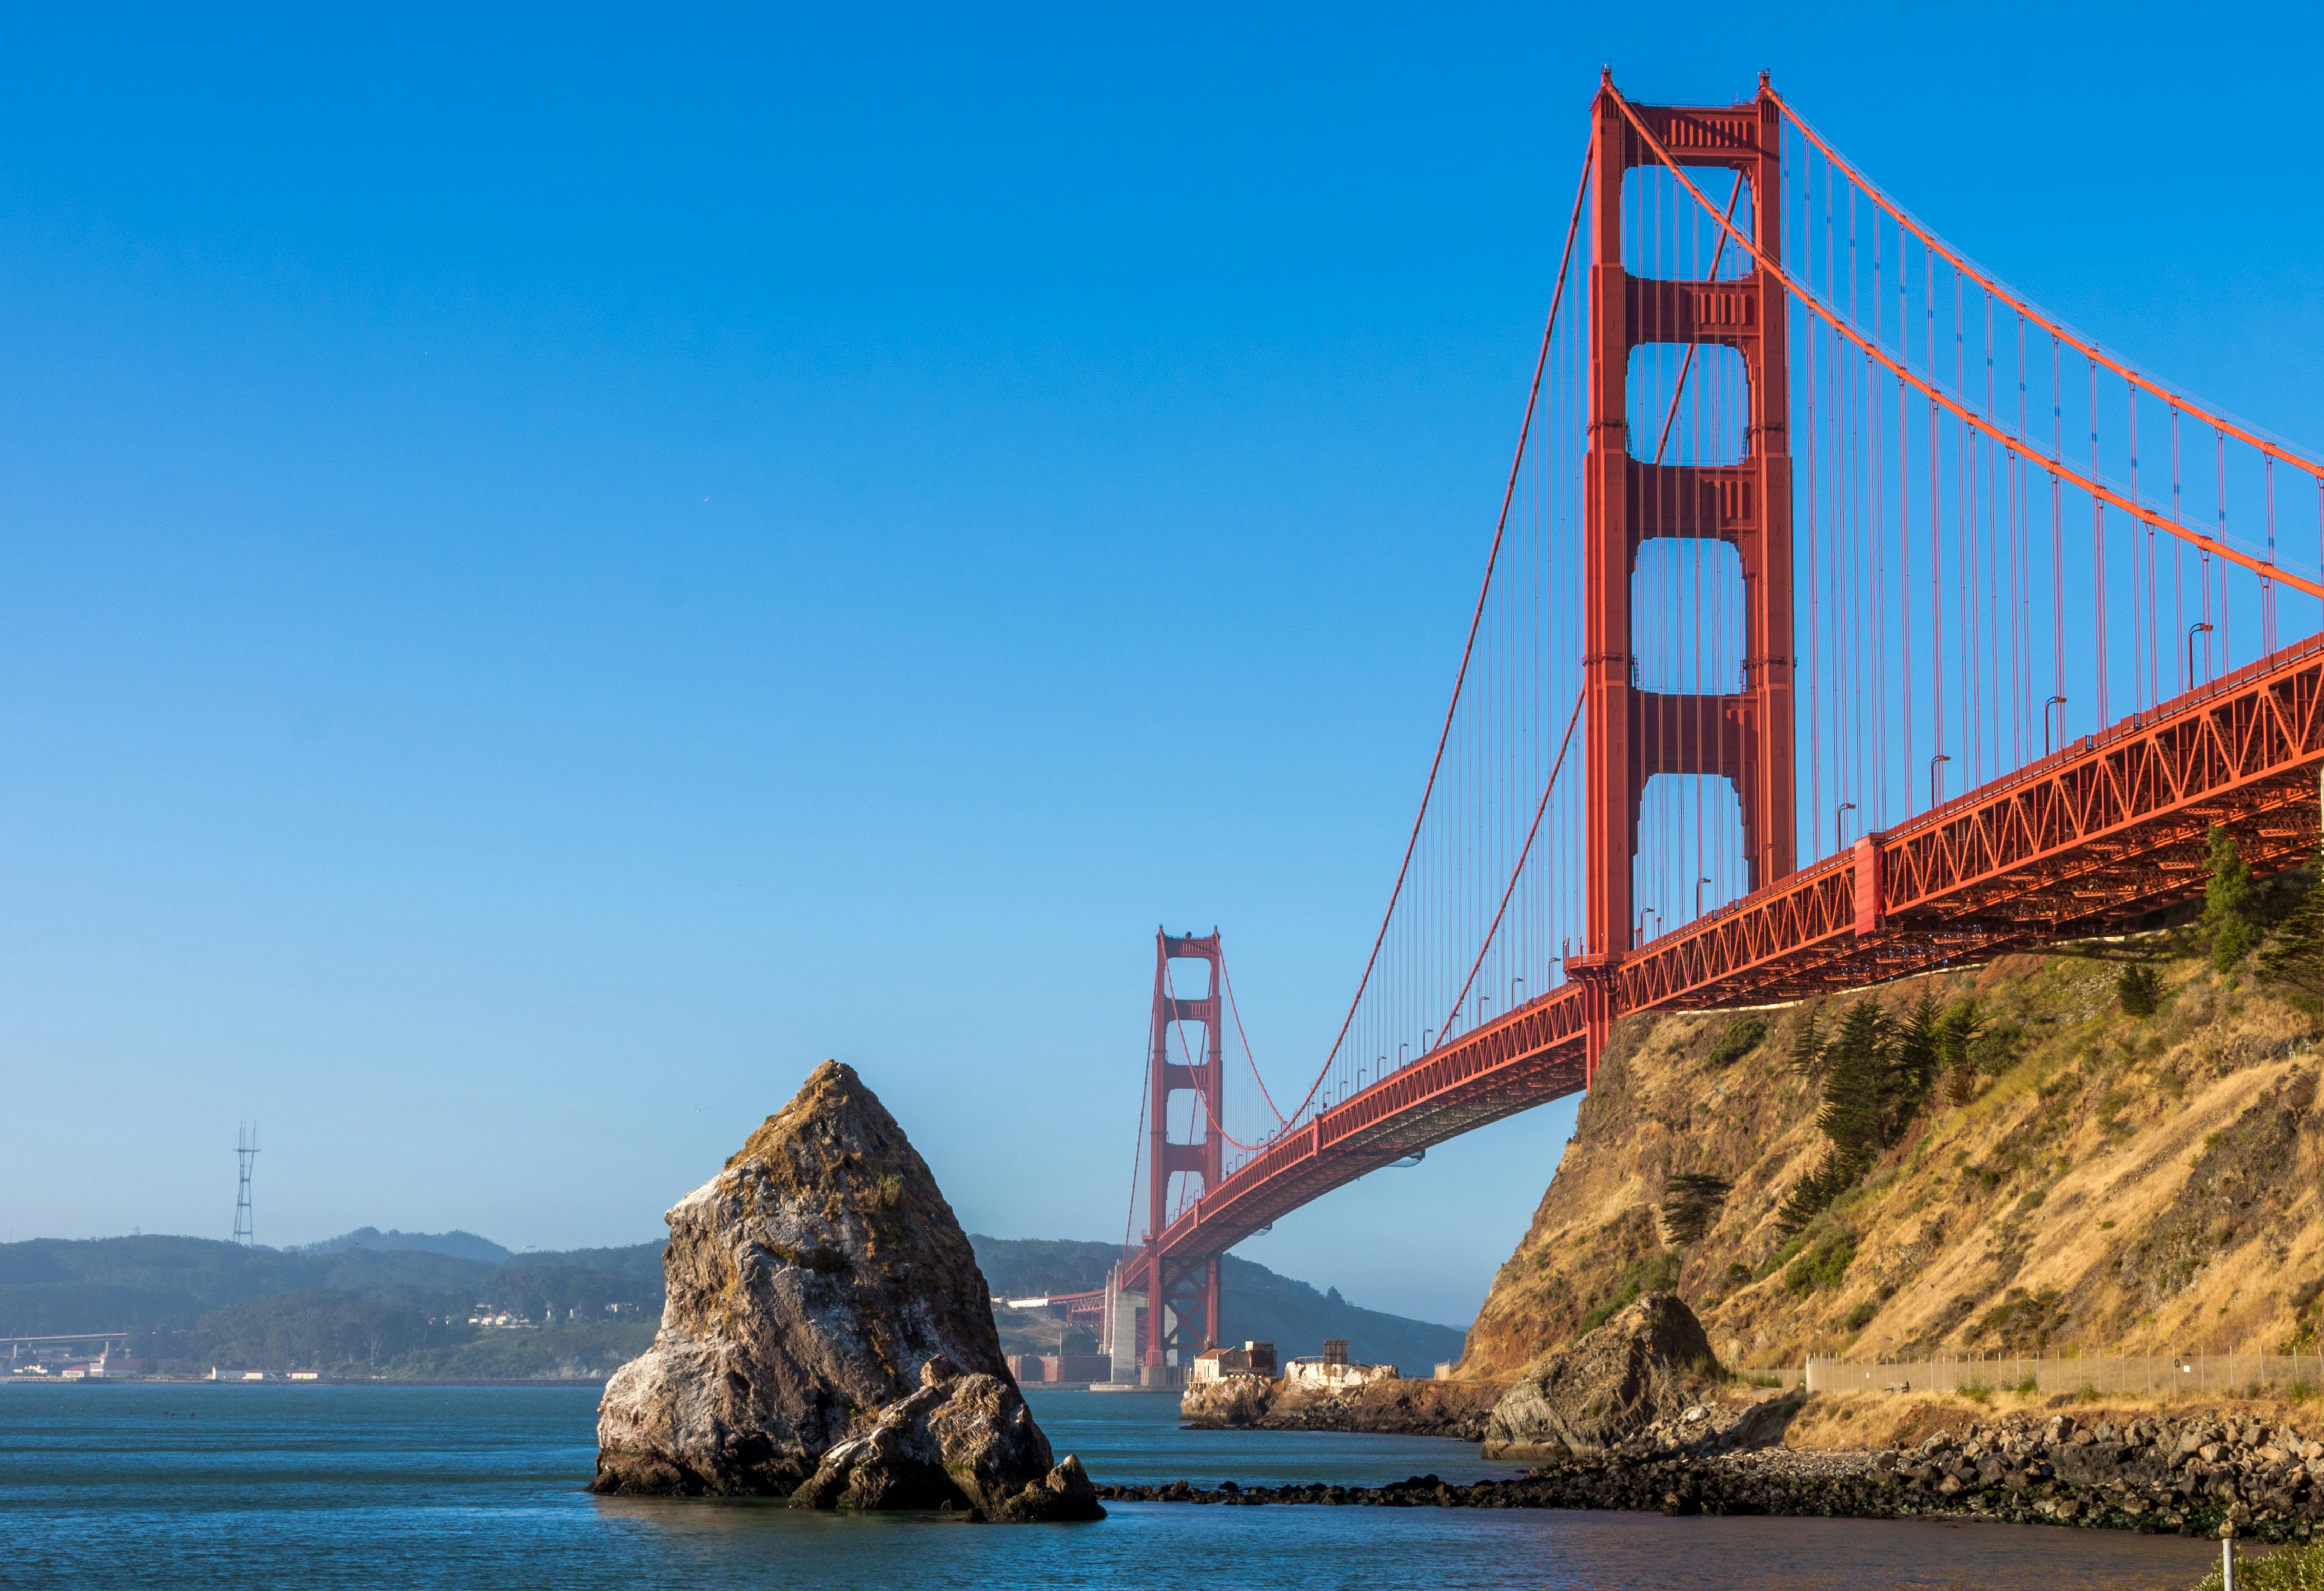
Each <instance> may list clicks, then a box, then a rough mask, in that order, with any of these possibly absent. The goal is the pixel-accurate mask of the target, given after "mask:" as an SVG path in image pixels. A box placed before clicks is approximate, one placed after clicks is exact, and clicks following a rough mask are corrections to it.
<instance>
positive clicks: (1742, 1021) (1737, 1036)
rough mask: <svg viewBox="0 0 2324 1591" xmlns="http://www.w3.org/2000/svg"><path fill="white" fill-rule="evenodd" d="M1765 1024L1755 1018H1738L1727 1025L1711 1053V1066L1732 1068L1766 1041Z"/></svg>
mask: <svg viewBox="0 0 2324 1591" xmlns="http://www.w3.org/2000/svg"><path fill="white" fill-rule="evenodd" d="M1766 1038H1767V1024H1766V1022H1763V1021H1761V1020H1760V1019H1759V1018H1757V1017H1756V1016H1738V1017H1737V1018H1736V1019H1735V1020H1734V1021H1733V1022H1729V1023H1728V1024H1727V1031H1726V1032H1724V1033H1722V1034H1720V1039H1719V1043H1718V1044H1717V1046H1716V1047H1714V1048H1713V1049H1712V1050H1711V1065H1713V1066H1718V1067H1728V1066H1733V1065H1734V1064H1735V1063H1736V1062H1737V1061H1738V1060H1740V1059H1743V1058H1744V1057H1745V1056H1747V1055H1748V1054H1750V1053H1751V1051H1753V1050H1757V1048H1759V1046H1760V1045H1761V1044H1762V1043H1764V1042H1766Z"/></svg>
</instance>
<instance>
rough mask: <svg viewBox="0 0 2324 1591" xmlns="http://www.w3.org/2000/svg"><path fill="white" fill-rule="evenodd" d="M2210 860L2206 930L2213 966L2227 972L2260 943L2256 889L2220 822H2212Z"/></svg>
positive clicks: (2204, 900)
mask: <svg viewBox="0 0 2324 1591" xmlns="http://www.w3.org/2000/svg"><path fill="white" fill-rule="evenodd" d="M2210 863H2211V881H2210V883H2208V884H2206V885H2205V886H2204V887H2203V931H2204V932H2205V933H2207V934H2209V936H2210V939H2211V965H2212V966H2213V967H2217V968H2218V970H2219V971H2221V972H2227V971H2229V970H2231V969H2232V968H2233V967H2235V965H2236V963H2237V962H2238V961H2241V960H2242V959H2243V958H2244V957H2246V955H2248V954H2249V953H2250V951H2251V948H2252V947H2253V946H2254V945H2255V944H2257V943H2258V942H2259V928H2258V925H2257V924H2256V923H2255V922H2254V920H2253V909H2254V907H2255V905H2256V901H2255V893H2256V892H2255V891H2254V889H2253V887H2252V875H2251V869H2250V868H2249V867H2246V865H2244V859H2243V854H2242V853H2241V852H2239V851H2238V850H2236V842H2235V840H2234V838H2233V837H2231V836H2229V834H2228V833H2227V830H2226V829H2224V828H2220V827H2219V826H2218V824H2216V823H2214V824H2213V825H2211V837H2210Z"/></svg>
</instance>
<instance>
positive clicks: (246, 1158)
mask: <svg viewBox="0 0 2324 1591" xmlns="http://www.w3.org/2000/svg"><path fill="white" fill-rule="evenodd" d="M234 1152H235V1161H237V1162H238V1163H239V1165H240V1167H241V1170H242V1177H241V1180H240V1182H239V1184H238V1185H237V1187H236V1189H235V1196H234V1240H235V1242H236V1243H238V1244H241V1245H242V1246H243V1247H244V1248H255V1247H256V1246H258V1237H257V1235H256V1233H255V1232H254V1230H253V1228H252V1226H251V1219H250V1166H251V1162H252V1161H254V1160H255V1159H257V1158H258V1124H257V1123H256V1122H248V1123H243V1124H237V1125H236V1126H235V1134H234Z"/></svg>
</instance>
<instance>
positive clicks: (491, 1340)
mask: <svg viewBox="0 0 2324 1591" xmlns="http://www.w3.org/2000/svg"><path fill="white" fill-rule="evenodd" d="M969 1242H970V1243H971V1244H973V1245H974V1246H975V1249H976V1258H977V1263H978V1264H979V1265H980V1266H981V1267H982V1270H983V1272H984V1278H985V1281H986V1284H987V1285H988V1286H990V1287H991V1290H993V1291H994V1292H995V1293H997V1294H999V1295H1001V1297H1004V1298H1022V1297H1025V1296H1028V1295H1029V1294H1046V1293H1052V1292H1085V1291H1089V1290H1093V1289H1095V1288H1098V1287H1102V1286H1103V1285H1104V1284H1105V1273H1106V1271H1107V1269H1108V1268H1109V1267H1110V1266H1111V1264H1112V1263H1113V1262H1114V1260H1115V1258H1116V1257H1117V1256H1118V1254H1119V1253H1120V1250H1119V1249H1118V1248H1117V1247H1116V1246H1115V1245H1114V1244H1110V1243H1082V1242H1075V1241H1073V1240H1070V1239H1048V1240H1040V1239H1012V1238H999V1237H978V1236H971V1237H970V1239H969ZM661 1251H662V1244H660V1243H659V1241H655V1242H649V1243H639V1244H630V1245H628V1246H626V1247H622V1248H586V1249H567V1250H565V1251H563V1252H561V1253H521V1254H512V1253H510V1252H509V1251H508V1250H507V1249H506V1248H504V1247H503V1246H502V1245H501V1244H497V1243H494V1242H493V1241H492V1240H491V1239H490V1238H485V1237H478V1236H477V1235H475V1234H474V1233H468V1232H441V1233H411V1232H381V1231H379V1230H377V1229H376V1228H374V1227H370V1226H364V1227H360V1228H358V1229H357V1230H355V1231H354V1232H350V1233H347V1234H346V1235H343V1236H340V1237H335V1238H330V1239H327V1241H325V1242H322V1243H316V1244H306V1245H304V1246H303V1247H300V1248H295V1249H272V1248H243V1247H241V1246H239V1245H237V1244H231V1243H221V1242H219V1241H217V1240H216V1239H214V1238H207V1237H99V1238H88V1239H81V1240H66V1239H61V1238H34V1239H32V1240H31V1241H29V1242H25V1243H9V1244H0V1337H26V1336H45V1335H50V1334H56V1333H63V1332H71V1331H128V1332H131V1333H133V1334H134V1336H133V1341H132V1345H131V1346H132V1351H133V1353H134V1355H137V1356H140V1357H152V1358H154V1359H156V1360H174V1361H180V1362H185V1363H198V1364H205V1365H206V1364H211V1363H217V1364H249V1365H252V1366H254V1367H258V1368H268V1369H275V1368H289V1367H291V1365H292V1364H294V1363H295V1364H297V1365H298V1366H300V1368H320V1369H325V1370H338V1371H342V1372H346V1373H349V1374H383V1375H400V1376H416V1377H446V1378H450V1377H459V1378H470V1377H473V1378H476V1379H486V1378H503V1379H522V1378H525V1377H531V1376H558V1375H583V1374H604V1373H605V1372H607V1371H609V1370H611V1369H612V1368H613V1366H614V1365H616V1364H620V1363H621V1362H622V1360H623V1359H625V1358H628V1357H631V1356H632V1355H636V1354H638V1353H641V1352H643V1351H644V1348H645V1346H646V1344H647V1342H648V1341H650V1339H651V1337H652V1335H653V1327H654V1323H655V1322H656V1321H657V1320H658V1319H659V1316H660V1313H661V1304H662V1279H661ZM1222 1293H1223V1297H1222V1300H1221V1302H1222V1310H1221V1314H1222V1319H1221V1321H1220V1325H1221V1327H1222V1328H1223V1331H1224V1334H1225V1337H1226V1339H1227V1340H1228V1341H1230V1342H1240V1341H1242V1340H1244V1339H1245V1338H1261V1339H1264V1340H1267V1341H1269V1342H1272V1343H1274V1344H1275V1345H1276V1346H1277V1349H1278V1350H1279V1351H1281V1352H1282V1353H1284V1354H1286V1355H1293V1354H1313V1353H1317V1352H1320V1351H1321V1349H1322V1347H1323V1339H1324V1338H1325V1337H1346V1338H1347V1339H1348V1351H1349V1353H1350V1354H1351V1355H1352V1356H1353V1357H1355V1358H1356V1359H1358V1360H1360V1361H1363V1362H1365V1363H1368V1364H1394V1365H1396V1366H1397V1367H1398V1368H1399V1369H1401V1370H1402V1371H1404V1373H1405V1374H1407V1375H1425V1374H1428V1372H1429V1369H1430V1368H1431V1367H1432V1366H1433V1365H1434V1364H1436V1363H1437V1362H1438V1361H1439V1360H1443V1359H1455V1358H1458V1357H1459V1356H1460V1354H1461V1345H1462V1333H1461V1332H1460V1331H1459V1330H1457V1329H1455V1328H1454V1327H1450V1326H1436V1325H1432V1324H1430V1323H1429V1322H1427V1321H1425V1320H1411V1319H1406V1318H1404V1317H1402V1316H1399V1315H1389V1314H1386V1313H1383V1312H1381V1311H1379V1310H1377V1309H1359V1308H1357V1307H1356V1306H1355V1305H1353V1304H1351V1303H1349V1302H1348V1301H1347V1300H1344V1299H1342V1297H1341V1296H1340V1294H1339V1291H1338V1290H1337V1289H1332V1290H1326V1291H1323V1292H1318V1291H1317V1290H1315V1289H1314V1288H1313V1287H1310V1286H1309V1285H1308V1284H1307V1283H1305V1282H1304V1281H1293V1280H1292V1279H1291V1278H1289V1277H1287V1276H1278V1275H1277V1274H1276V1273H1275V1272H1272V1271H1270V1270H1268V1268H1267V1267H1266V1266H1264V1265H1259V1264H1254V1263H1251V1262H1250V1261H1249V1260H1244V1259H1239V1258H1237V1257H1236V1256H1234V1255H1232V1254H1229V1255H1228V1256H1227V1258H1226V1269H1225V1272H1224V1275H1223V1276H1222ZM479 1305H482V1306H484V1309H487V1310H489V1311H492V1312H506V1313H508V1314H510V1315H513V1316H519V1317H521V1318H525V1319H528V1320H530V1321H532V1322H535V1323H536V1325H535V1328H534V1329H532V1330H530V1331H508V1330H500V1329H493V1328H488V1327H472V1326H470V1325H468V1324H467V1321H468V1317H469V1316H470V1315H471V1314H474V1313H475V1312H477V1307H478V1306H479ZM607 1305H614V1306H617V1308H615V1309H611V1310H609V1309H607V1308H606V1306H607ZM996 1320H997V1321H998V1323H999V1325H1000V1327H1001V1334H1002V1338H1003V1344H1004V1346H1006V1347H1007V1349H1008V1351H1009V1352H1010V1353H1041V1352H1051V1353H1054V1352H1056V1350H1057V1349H1058V1348H1059V1346H1062V1343H1063V1337H1064V1330H1065V1327H1064V1323H1063V1322H1062V1321H1057V1320H1056V1319H1054V1318H1051V1317H1049V1316H1047V1315H1046V1314H1038V1315H1036V1314H1020V1313H1019V1312H1017V1311H1010V1310H1002V1311H999V1312H998V1313H997V1314H996ZM1074 1346H1075V1347H1076V1348H1077V1349H1078V1348H1080V1347H1082V1346H1083V1345H1080V1344H1078V1343H1076V1344H1075V1345H1074Z"/></svg>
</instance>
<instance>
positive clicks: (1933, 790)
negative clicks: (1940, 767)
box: [1929, 752, 1952, 812]
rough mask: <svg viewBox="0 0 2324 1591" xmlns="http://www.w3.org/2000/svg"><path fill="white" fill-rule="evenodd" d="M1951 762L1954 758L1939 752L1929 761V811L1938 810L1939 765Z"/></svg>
mask: <svg viewBox="0 0 2324 1591" xmlns="http://www.w3.org/2000/svg"><path fill="white" fill-rule="evenodd" d="M1951 761H1952V758H1951V757H1950V755H1949V754H1946V753H1944V752H1939V753H1938V754H1936V755H1935V756H1933V757H1931V758H1930V759H1929V810H1931V811H1932V812H1933V811H1935V810H1936V809H1937V764H1938V763H1950V762H1951Z"/></svg>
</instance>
